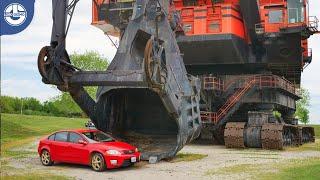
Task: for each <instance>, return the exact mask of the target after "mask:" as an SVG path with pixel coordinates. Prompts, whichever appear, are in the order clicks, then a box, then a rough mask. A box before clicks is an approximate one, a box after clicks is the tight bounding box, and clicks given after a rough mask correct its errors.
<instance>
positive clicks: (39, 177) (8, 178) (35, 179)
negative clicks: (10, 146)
mask: <svg viewBox="0 0 320 180" xmlns="http://www.w3.org/2000/svg"><path fill="white" fill-rule="evenodd" d="M1 179H3V180H16V179H19V180H29V179H30V180H43V179H51V180H66V179H72V178H68V177H66V176H59V175H53V174H49V173H42V174H40V173H25V174H13V175H1Z"/></svg>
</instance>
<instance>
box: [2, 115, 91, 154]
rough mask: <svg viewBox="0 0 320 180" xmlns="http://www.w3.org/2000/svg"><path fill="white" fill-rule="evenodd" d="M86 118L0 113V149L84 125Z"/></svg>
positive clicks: (5, 149) (4, 149) (3, 149)
mask: <svg viewBox="0 0 320 180" xmlns="http://www.w3.org/2000/svg"><path fill="white" fill-rule="evenodd" d="M85 121H86V119H81V118H62V117H48V116H29V115H17V114H1V150H2V152H5V151H7V150H9V149H10V148H13V147H17V146H20V145H22V144H25V143H28V142H30V141H32V140H33V139H34V138H36V137H39V136H44V135H47V134H50V133H51V132H53V131H57V130H61V129H70V128H80V127H84V123H85Z"/></svg>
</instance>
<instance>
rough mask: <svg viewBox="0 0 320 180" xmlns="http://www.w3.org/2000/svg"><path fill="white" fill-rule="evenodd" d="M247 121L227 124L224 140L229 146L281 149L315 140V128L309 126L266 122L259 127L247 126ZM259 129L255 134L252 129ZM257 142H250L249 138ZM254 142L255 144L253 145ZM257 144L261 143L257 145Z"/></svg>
mask: <svg viewBox="0 0 320 180" xmlns="http://www.w3.org/2000/svg"><path fill="white" fill-rule="evenodd" d="M246 125H247V124H246V123H245V122H230V123H227V124H226V127H225V131H224V141H225V146H226V147H227V148H245V147H254V148H263V149H278V150H281V149H283V148H284V147H286V146H298V145H301V144H303V143H308V142H314V141H315V138H314V129H313V127H309V126H298V125H289V124H275V123H266V124H263V125H262V126H257V127H246ZM254 128H256V129H258V130H259V132H257V133H256V134H254V136H257V137H254V138H252V137H253V134H252V133H250V132H252V129H254ZM253 139H254V140H255V141H257V142H255V143H252V142H248V141H249V140H251V141H252V140H253ZM253 144H254V145H253ZM257 144H259V145H258V146H257Z"/></svg>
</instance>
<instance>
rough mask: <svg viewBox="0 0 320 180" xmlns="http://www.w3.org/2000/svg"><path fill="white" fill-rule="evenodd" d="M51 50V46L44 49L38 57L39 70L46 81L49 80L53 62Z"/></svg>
mask: <svg viewBox="0 0 320 180" xmlns="http://www.w3.org/2000/svg"><path fill="white" fill-rule="evenodd" d="M50 48H51V47H50V46H45V47H43V48H42V49H41V50H40V52H39V55H38V70H39V73H40V75H41V76H42V78H43V79H44V80H48V71H49V68H50V64H51V62H52V58H51V55H50Z"/></svg>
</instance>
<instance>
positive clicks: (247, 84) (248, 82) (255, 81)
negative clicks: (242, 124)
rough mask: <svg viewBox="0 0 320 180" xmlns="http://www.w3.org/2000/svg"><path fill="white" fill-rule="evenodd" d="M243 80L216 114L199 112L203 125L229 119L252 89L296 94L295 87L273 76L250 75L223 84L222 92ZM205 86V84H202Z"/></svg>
mask: <svg viewBox="0 0 320 180" xmlns="http://www.w3.org/2000/svg"><path fill="white" fill-rule="evenodd" d="M240 80H243V81H244V83H242V84H243V85H242V86H241V87H239V88H238V89H237V90H236V91H235V92H234V93H233V94H232V95H231V96H230V97H229V98H228V99H227V101H226V102H225V103H224V104H223V105H222V106H221V107H220V108H219V110H218V111H217V112H206V111H202V112H201V120H202V122H204V123H213V124H218V123H219V122H220V121H222V120H223V119H225V118H226V117H229V116H230V115H231V114H232V113H234V112H235V111H236V109H237V108H238V107H239V106H240V105H241V101H240V100H241V99H242V98H243V97H244V96H245V95H246V94H248V93H249V92H250V90H253V88H254V87H257V88H260V89H261V88H279V89H283V90H285V91H287V92H289V93H292V94H296V91H295V87H294V86H293V85H292V83H290V82H289V81H287V80H285V79H283V78H281V77H278V76H275V75H252V76H246V77H242V78H240V79H238V80H235V81H233V82H231V83H229V84H226V85H225V84H223V85H224V87H223V90H224V91H227V90H228V89H229V88H230V87H231V85H232V84H233V83H235V82H236V81H240ZM204 84H205V83H204ZM218 87H219V86H218Z"/></svg>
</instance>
